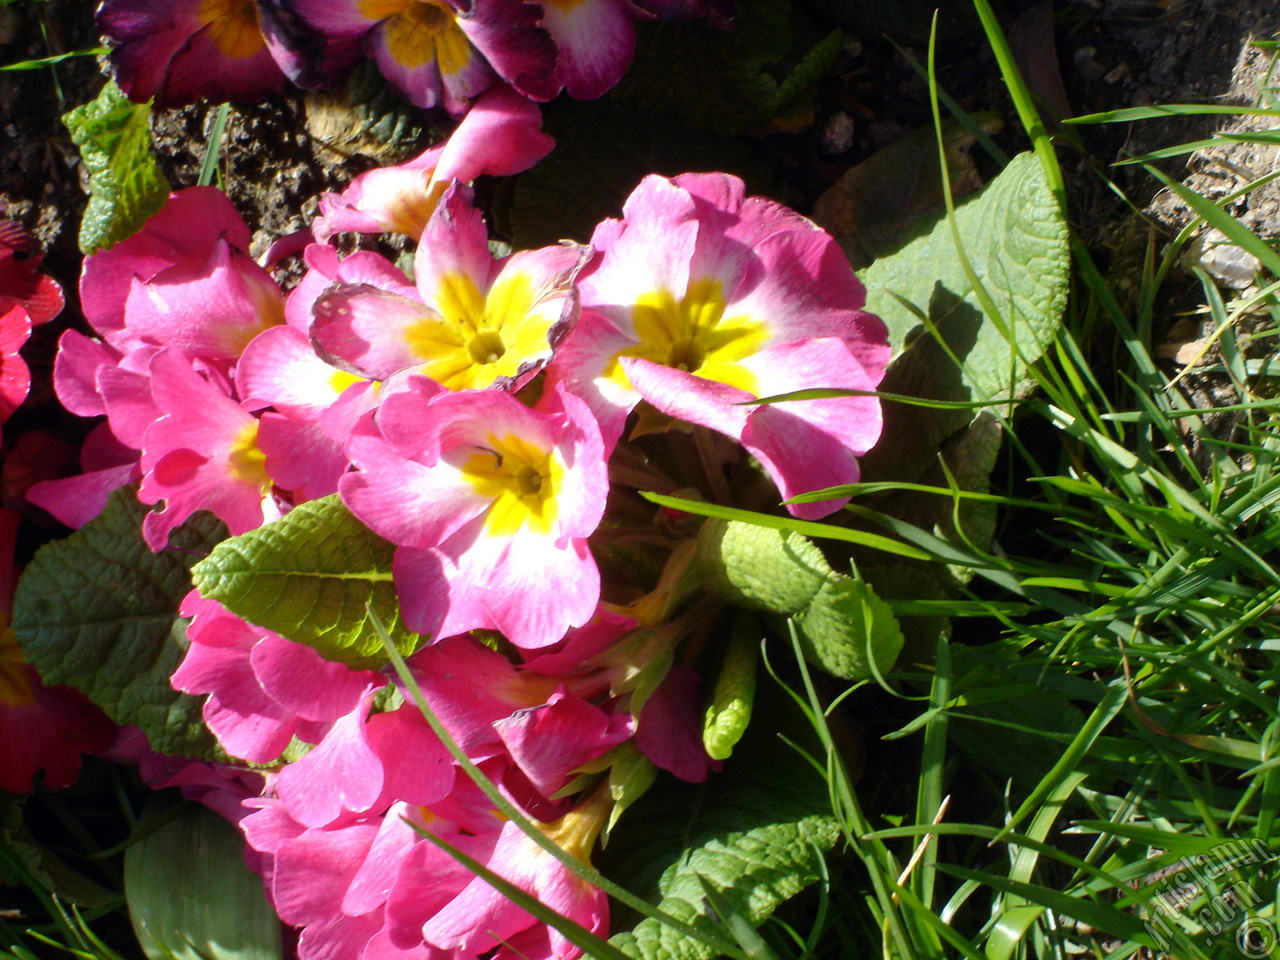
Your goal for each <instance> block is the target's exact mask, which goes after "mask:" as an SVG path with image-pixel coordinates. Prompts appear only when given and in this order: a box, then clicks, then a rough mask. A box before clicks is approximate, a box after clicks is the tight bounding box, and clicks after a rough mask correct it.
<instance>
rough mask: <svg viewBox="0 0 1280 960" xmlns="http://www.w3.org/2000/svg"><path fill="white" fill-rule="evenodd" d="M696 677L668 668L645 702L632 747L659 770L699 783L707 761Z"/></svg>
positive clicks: (687, 672)
mask: <svg viewBox="0 0 1280 960" xmlns="http://www.w3.org/2000/svg"><path fill="white" fill-rule="evenodd" d="M698 684H699V680H698V675H697V673H695V672H694V671H692V670H689V669H688V668H686V667H672V668H671V670H670V672H669V673H668V674H667V676H666V679H664V680H663V681H662V683H660V684H659V685H658V688H657V689H656V690H654V692H653V693H652V695H650V697H649V699H648V700H646V701H645V704H644V709H643V710H641V712H640V718H639V722H638V723H637V725H636V738H635V739H636V746H637V747H639V748H640V752H641V753H643V754H644V755H645V756H646V757H648V758H649V759H650V760H652V761H653V762H654V763H656V764H657V765H658V766H659V767H661V768H662V769H663V770H667V771H669V772H670V773H674V774H675V775H676V776H677V777H679V778H680V779H681V780H688V781H689V782H690V783H701V782H702V781H703V780H705V779H706V778H707V764H708V763H709V759H708V757H707V752H706V750H705V749H704V748H703V746H702V696H701V694H700V693H699V690H698Z"/></svg>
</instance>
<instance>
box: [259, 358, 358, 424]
mask: <svg viewBox="0 0 1280 960" xmlns="http://www.w3.org/2000/svg"><path fill="white" fill-rule="evenodd" d="M364 381H365V378H364V377H362V376H360V375H359V374H356V373H349V372H347V371H346V370H334V371H333V373H331V374H329V389H330V390H332V391H333V392H334V393H335V394H340V393H342V392H343V391H345V390H346V389H347V387H349V386H351V385H352V384H353V383H363V382H364ZM255 439H256V438H255Z"/></svg>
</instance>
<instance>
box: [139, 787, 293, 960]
mask: <svg viewBox="0 0 1280 960" xmlns="http://www.w3.org/2000/svg"><path fill="white" fill-rule="evenodd" d="M162 815H163V814H159V813H156V812H155V809H154V808H152V809H151V810H149V811H147V812H146V813H144V814H143V817H142V819H140V820H139V821H138V830H137V831H135V833H136V832H142V833H143V834H144V835H143V836H141V838H140V839H138V840H137V841H136V842H135V843H133V844H132V845H131V846H130V847H129V849H128V850H126V851H125V855H124V893H125V899H126V901H127V902H128V905H129V919H130V920H131V921H133V929H134V932H135V933H136V934H137V935H138V942H139V943H140V944H141V945H142V949H143V952H144V953H146V955H147V957H148V958H149V960H279V958H280V956H281V955H282V942H281V936H280V932H281V931H280V921H279V920H278V919H277V918H276V915H275V911H273V910H272V909H271V906H270V904H268V903H267V898H266V896H265V894H264V893H263V890H262V878H261V877H259V876H257V875H256V874H255V873H253V872H252V871H251V870H250V869H249V868H248V867H247V866H246V865H245V862H244V839H243V838H242V837H241V836H240V834H239V833H238V832H237V831H236V828H235V827H233V826H232V825H231V824H229V823H227V821H226V820H224V819H223V818H222V817H220V816H219V815H218V814H216V813H214V812H213V811H212V810H209V809H207V808H206V807H202V806H199V805H196V804H190V805H186V806H185V807H184V808H183V809H182V810H180V811H178V813H177V816H175V817H174V818H173V819H171V820H169V821H168V822H167V823H165V824H164V825H163V826H161V827H160V828H159V829H156V830H154V832H146V831H148V830H150V828H151V826H153V824H152V823H151V821H152V820H154V819H155V817H156V816H162Z"/></svg>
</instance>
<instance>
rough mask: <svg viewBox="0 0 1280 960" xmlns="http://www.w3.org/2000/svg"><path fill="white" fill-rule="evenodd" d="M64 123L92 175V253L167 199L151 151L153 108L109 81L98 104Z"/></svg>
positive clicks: (88, 227) (88, 222)
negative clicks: (132, 99) (135, 99)
mask: <svg viewBox="0 0 1280 960" xmlns="http://www.w3.org/2000/svg"><path fill="white" fill-rule="evenodd" d="M62 122H63V123H65V124H66V126H67V129H68V130H70V131H71V139H72V140H73V141H74V142H75V144H76V146H78V147H79V148H80V157H81V159H83V160H84V165H85V168H86V169H87V170H88V171H89V194H90V197H89V206H88V207H87V208H86V209H85V213H84V219H83V220H82V221H81V222H80V250H81V251H82V252H83V253H93V252H95V251H97V250H100V249H102V248H104V247H110V246H111V245H112V244H115V243H118V242H119V241H121V240H123V239H124V238H125V237H127V236H129V235H130V234H132V233H135V232H136V231H137V230H138V229H139V228H141V226H142V225H143V223H145V222H146V220H147V218H148V217H150V216H151V215H152V214H153V213H156V212H157V211H159V209H160V208H161V207H162V206H164V202H165V199H166V198H167V197H168V196H169V184H168V183H167V182H166V181H165V178H164V175H163V174H162V173H160V168H159V167H158V166H157V165H156V158H155V154H154V153H152V150H151V104H150V103H144V104H136V103H130V102H129V99H128V98H127V97H126V96H125V95H124V93H122V92H121V90H120V88H119V87H118V86H116V84H115V82H114V81H108V82H107V85H106V86H105V87H103V88H102V92H101V93H99V94H98V98H97V99H96V100H93V101H92V102H90V103H86V104H85V105H84V106H82V107H77V108H76V109H75V110H72V111H71V112H70V113H67V114H66V115H65V116H63V118H62Z"/></svg>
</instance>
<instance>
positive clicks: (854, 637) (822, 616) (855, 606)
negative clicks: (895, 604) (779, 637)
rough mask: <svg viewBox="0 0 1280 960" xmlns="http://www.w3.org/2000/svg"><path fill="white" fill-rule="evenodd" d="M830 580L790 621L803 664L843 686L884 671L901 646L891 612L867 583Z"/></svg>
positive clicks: (895, 619)
mask: <svg viewBox="0 0 1280 960" xmlns="http://www.w3.org/2000/svg"><path fill="white" fill-rule="evenodd" d="M834 576H835V577H836V578H835V579H832V580H831V581H830V582H828V583H827V584H825V585H824V586H823V588H822V590H821V591H820V592H819V593H818V595H817V596H816V597H815V598H814V600H813V602H812V603H811V604H809V606H808V608H807V609H805V610H803V611H801V612H800V613H798V614H796V616H795V624H796V628H797V629H798V630H799V631H800V648H801V649H802V650H803V651H804V658H805V659H806V660H808V661H809V662H810V663H812V664H814V665H815V666H818V667H821V668H822V669H823V670H825V671H827V673H830V674H832V675H834V676H837V677H842V678H844V679H845V680H854V681H857V680H866V679H869V678H870V677H873V676H874V675H875V674H876V673H884V672H886V671H888V670H889V669H890V668H891V667H892V666H893V662H894V661H895V660H897V659H898V652H899V651H900V650H901V649H902V642H903V637H902V630H901V629H900V628H899V627H898V621H897V618H896V617H894V615H893V609H892V608H891V607H890V606H889V605H888V604H887V603H885V602H884V601H883V600H881V599H880V598H879V597H877V596H876V592H875V591H874V590H873V589H871V586H870V584H868V583H867V582H866V581H864V580H851V579H848V578H845V577H839V575H838V574H837V575H834Z"/></svg>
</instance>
